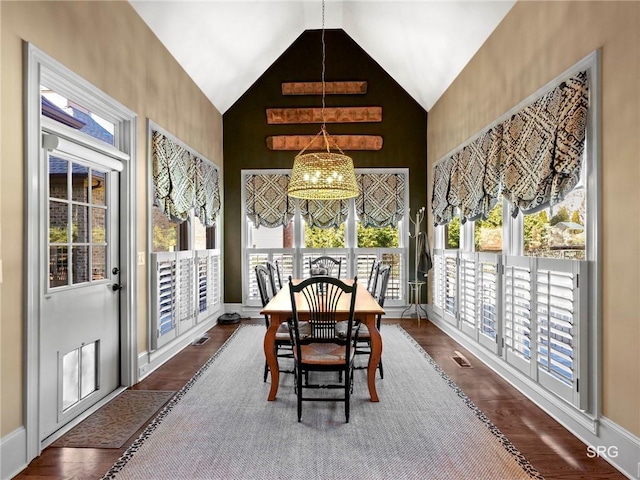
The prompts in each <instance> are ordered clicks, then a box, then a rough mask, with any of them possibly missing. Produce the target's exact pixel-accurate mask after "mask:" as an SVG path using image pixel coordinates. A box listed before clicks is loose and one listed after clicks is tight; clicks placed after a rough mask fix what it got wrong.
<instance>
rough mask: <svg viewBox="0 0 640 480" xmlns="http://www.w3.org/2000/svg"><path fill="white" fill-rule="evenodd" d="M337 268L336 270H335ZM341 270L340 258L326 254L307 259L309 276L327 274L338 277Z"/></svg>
mask: <svg viewBox="0 0 640 480" xmlns="http://www.w3.org/2000/svg"><path fill="white" fill-rule="evenodd" d="M336 270H337V271H336ZM341 272H342V259H341V258H333V257H328V256H326V255H325V256H321V257H318V258H314V259H309V276H311V277H313V276H317V275H320V276H322V275H327V276H329V277H335V278H340V273H341Z"/></svg>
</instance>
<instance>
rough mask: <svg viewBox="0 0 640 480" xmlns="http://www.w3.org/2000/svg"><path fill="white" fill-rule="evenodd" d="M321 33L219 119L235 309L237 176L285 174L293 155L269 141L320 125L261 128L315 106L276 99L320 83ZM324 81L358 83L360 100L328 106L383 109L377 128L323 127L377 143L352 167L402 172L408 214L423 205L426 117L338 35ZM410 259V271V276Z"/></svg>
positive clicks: (333, 100)
mask: <svg viewBox="0 0 640 480" xmlns="http://www.w3.org/2000/svg"><path fill="white" fill-rule="evenodd" d="M321 33H322V32H321V31H320V30H307V31H305V32H304V33H302V34H301V35H300V37H298V39H297V40H296V41H295V42H294V43H293V44H292V45H291V46H290V47H289V48H288V49H287V50H286V51H285V52H284V53H283V54H282V55H281V56H280V58H278V60H276V61H275V62H274V64H273V65H272V66H271V67H270V68H269V69H268V70H267V71H266V72H265V73H264V74H263V75H262V76H261V77H260V78H259V79H258V80H257V81H256V82H255V83H254V84H253V85H252V86H251V87H250V88H249V90H247V91H246V92H245V94H244V95H243V96H242V97H241V98H240V99H238V101H237V102H236V103H235V104H234V105H233V106H232V107H231V108H230V109H229V110H227V112H226V113H225V114H224V115H223V132H224V134H223V135H224V137H223V138H224V147H223V149H224V271H225V284H224V288H225V298H224V301H225V303H242V302H243V298H242V282H241V278H242V277H241V268H242V245H241V228H242V226H241V225H242V221H243V219H242V218H241V216H240V215H241V195H242V190H241V189H242V185H241V170H243V169H260V168H291V166H292V165H293V158H294V157H295V155H296V154H297V153H298V152H294V151H280V152H277V151H271V150H269V149H268V148H267V146H266V138H267V137H268V136H270V135H285V134H309V135H315V134H316V133H318V132H319V131H320V125H317V124H310V125H267V120H266V113H265V109H266V108H270V107H274V108H275V107H320V106H322V99H321V96H315V95H314V96H294V95H290V96H289V95H288V96H284V95H282V89H281V83H282V82H313V81H315V82H317V81H320V80H321V73H322V72H321V66H322V47H321V45H322V43H321ZM325 45H326V62H325V63H326V73H325V80H326V81H340V80H365V81H367V82H368V89H367V93H366V95H327V96H326V106H327V107H339V106H382V122H379V123H352V124H328V125H327V130H328V132H329V134H331V135H338V134H371V135H381V136H382V137H383V147H382V150H379V151H350V152H346V153H347V154H349V155H350V156H351V157H352V158H353V161H354V164H355V167H356V168H376V167H378V168H383V167H400V168H409V193H410V208H411V212H412V213H413V212H414V211H415V210H416V209H417V208H420V207H423V206H426V201H427V198H426V195H427V193H426V192H427V112H426V110H424V109H423V108H422V107H421V106H420V105H419V104H418V103H417V102H416V101H415V100H413V98H411V97H410V96H409V94H408V93H407V92H406V91H405V90H404V89H403V88H402V87H400V86H399V85H398V83H397V82H396V81H395V80H393V78H391V77H390V76H389V75H388V74H387V73H386V72H385V71H384V70H383V69H382V68H381V67H380V65H378V64H377V63H376V62H375V61H374V60H373V59H372V58H371V57H370V56H369V55H368V54H367V53H366V52H365V51H364V50H362V48H360V46H358V45H357V44H356V43H355V42H354V41H353V39H352V38H351V37H349V36H348V35H347V34H346V33H345V32H344V31H343V30H325ZM413 250H414V249H413V243H412V244H411V248H410V252H412V259H411V263H410V268H409V274H410V277H411V278H413V273H412V272H413V267H412V266H413Z"/></svg>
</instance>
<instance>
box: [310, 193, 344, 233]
mask: <svg viewBox="0 0 640 480" xmlns="http://www.w3.org/2000/svg"><path fill="white" fill-rule="evenodd" d="M300 214H301V215H302V218H304V221H305V222H307V225H309V226H310V227H317V228H334V227H339V226H340V225H342V224H343V223H344V222H345V221H346V220H347V216H348V215H349V204H348V202H347V201H346V200H300Z"/></svg>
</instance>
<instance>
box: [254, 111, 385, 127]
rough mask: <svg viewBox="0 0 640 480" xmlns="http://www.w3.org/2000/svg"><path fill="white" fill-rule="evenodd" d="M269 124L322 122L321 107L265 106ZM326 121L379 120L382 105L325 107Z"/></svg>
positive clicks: (357, 121) (354, 121) (361, 121)
mask: <svg viewBox="0 0 640 480" xmlns="http://www.w3.org/2000/svg"><path fill="white" fill-rule="evenodd" d="M266 113H267V123H268V124H269V125H282V124H289V125H290V124H300V123H322V121H323V118H322V108H267V111H266ZM324 121H325V122H326V123H366V122H381V121H382V107H327V108H325V109H324Z"/></svg>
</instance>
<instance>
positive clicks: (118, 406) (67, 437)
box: [51, 390, 176, 448]
mask: <svg viewBox="0 0 640 480" xmlns="http://www.w3.org/2000/svg"><path fill="white" fill-rule="evenodd" d="M175 393H176V392H168V391H155V390H125V391H124V392H122V393H121V394H120V395H118V396H117V397H116V398H114V399H113V400H111V401H110V402H109V403H107V404H106V405H105V406H104V407H102V408H100V409H99V410H98V411H96V412H95V413H93V414H92V415H90V416H89V417H87V418H86V419H85V420H83V421H82V422H81V423H79V424H78V425H77V426H75V427H74V428H72V429H71V430H69V431H68V432H67V433H65V434H64V435H63V436H62V437H60V438H59V439H58V440H56V441H55V442H53V443H52V444H51V446H52V447H74V448H120V447H122V445H124V443H125V442H126V441H127V440H129V438H131V435H133V434H134V433H136V432H137V431H138V429H139V428H140V427H142V426H143V425H144V424H145V423H147V421H148V420H149V419H150V418H151V417H152V416H153V415H154V414H156V413H157V412H158V410H160V408H161V407H162V406H163V405H164V404H165V403H167V400H169V399H170V398H171V397H172V396H173V395H174V394H175Z"/></svg>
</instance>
